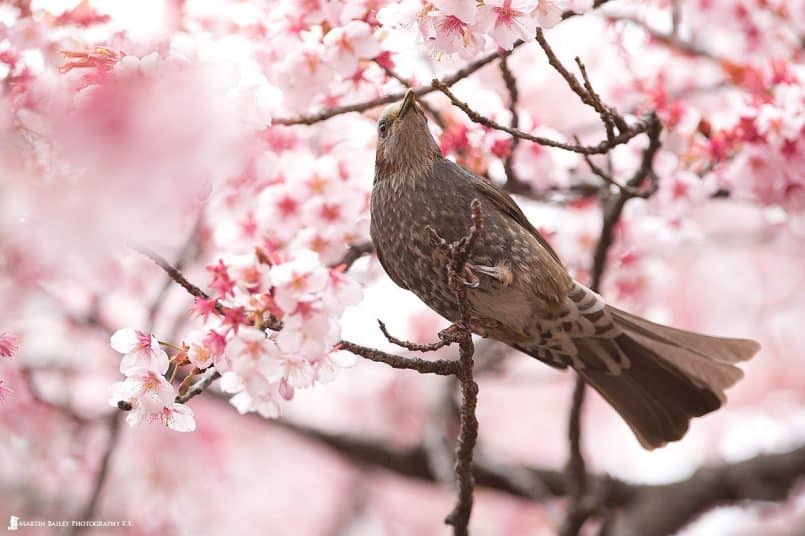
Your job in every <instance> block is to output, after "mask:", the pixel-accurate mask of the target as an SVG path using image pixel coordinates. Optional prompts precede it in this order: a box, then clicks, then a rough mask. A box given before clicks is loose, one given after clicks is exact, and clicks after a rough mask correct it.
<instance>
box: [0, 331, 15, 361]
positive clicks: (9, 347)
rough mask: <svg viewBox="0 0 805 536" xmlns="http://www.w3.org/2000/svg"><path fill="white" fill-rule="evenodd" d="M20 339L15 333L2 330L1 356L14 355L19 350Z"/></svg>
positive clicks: (0, 335)
mask: <svg viewBox="0 0 805 536" xmlns="http://www.w3.org/2000/svg"><path fill="white" fill-rule="evenodd" d="M18 342H19V339H18V337H17V336H16V335H14V334H13V333H4V332H0V357H12V356H13V355H14V352H16V351H17V345H18Z"/></svg>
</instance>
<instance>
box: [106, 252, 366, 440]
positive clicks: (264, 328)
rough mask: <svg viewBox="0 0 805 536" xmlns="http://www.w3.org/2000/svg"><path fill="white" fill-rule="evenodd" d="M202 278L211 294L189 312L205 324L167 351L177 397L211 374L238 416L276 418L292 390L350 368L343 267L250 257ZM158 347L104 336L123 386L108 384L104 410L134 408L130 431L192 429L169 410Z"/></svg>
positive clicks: (137, 338) (177, 408)
mask: <svg viewBox="0 0 805 536" xmlns="http://www.w3.org/2000/svg"><path fill="white" fill-rule="evenodd" d="M208 271H209V272H210V274H211V281H210V284H209V287H210V289H211V290H212V294H211V296H210V297H208V298H197V299H196V301H195V303H194V305H193V311H194V312H195V313H196V314H197V315H199V316H200V317H201V318H202V319H203V326H202V327H201V328H199V329H197V330H194V331H192V332H190V333H188V334H187V336H186V337H185V339H184V341H183V343H182V344H181V345H174V344H169V343H165V344H166V345H168V346H170V347H172V348H174V349H175V350H176V353H175V354H174V355H173V357H172V358H171V359H170V363H171V364H172V367H173V372H172V374H171V376H172V377H175V376H176V370H177V369H178V368H179V367H182V366H185V365H187V366H188V367H189V370H188V371H187V372H186V376H185V379H184V380H183V381H182V384H181V385H180V386H179V390H178V394H180V395H181V394H184V393H185V392H186V391H187V389H188V388H190V387H191V385H192V381H193V379H197V378H198V375H201V374H202V373H207V374H212V373H213V372H215V373H217V374H220V375H221V376H222V377H221V389H222V390H223V391H224V392H226V393H229V394H232V395H233V396H232V398H231V403H232V404H233V405H234V406H235V407H236V408H237V409H238V411H240V412H241V413H246V412H258V413H259V414H261V415H263V416H264V417H269V418H270V417H277V416H278V415H279V414H280V401H281V400H283V399H284V400H291V399H292V398H293V397H294V393H295V390H296V389H303V388H307V387H311V386H313V385H314V384H316V383H326V382H329V381H331V380H332V379H333V378H334V376H335V374H336V372H337V371H338V369H340V368H342V367H347V366H351V365H352V364H353V363H354V356H352V354H349V353H347V352H343V351H340V350H339V349H338V341H339V340H340V326H339V323H338V319H339V317H340V316H341V314H342V313H343V312H344V310H345V308H346V307H348V306H350V305H354V304H356V303H358V302H359V301H360V299H361V290H360V288H359V286H358V284H357V283H356V282H355V281H354V280H352V279H351V278H350V277H348V276H347V275H345V274H344V272H343V266H336V267H333V268H326V267H324V266H323V265H322V264H321V262H320V261H319V257H318V255H317V254H316V253H314V252H312V251H309V250H297V251H296V252H294V254H293V255H292V256H291V257H288V258H286V257H284V256H283V255H281V254H278V253H269V252H266V251H264V250H258V251H257V252H256V253H255V254H252V255H240V256H233V257H230V258H227V259H219V261H218V262H217V263H216V264H213V265H210V266H208ZM159 344H160V343H159V342H158V341H157V339H156V338H155V337H154V336H153V335H144V334H142V333H139V332H136V331H135V330H133V329H124V330H121V331H118V332H117V333H116V334H115V335H114V336H113V337H112V346H113V348H114V349H115V350H117V351H119V352H121V353H123V354H124V356H123V360H122V362H121V365H120V370H121V372H122V373H123V374H124V375H126V376H127V379H126V381H124V382H120V383H118V384H116V385H115V388H114V389H113V393H112V398H111V400H110V402H111V403H112V404H113V405H119V404H120V402H121V401H122V402H124V403H125V404H126V405H127V406H130V407H131V408H132V409H131V413H130V414H129V416H128V418H127V420H128V422H129V424H131V425H135V424H138V423H140V422H143V421H157V420H161V421H162V422H164V423H165V424H167V426H168V427H170V428H173V429H176V430H180V431H185V430H188V429H192V426H191V425H190V423H191V422H192V412H191V411H190V410H189V408H187V406H185V405H183V404H177V403H174V399H175V398H176V396H177V391H176V389H174V387H173V385H172V383H171V382H170V381H168V380H166V379H165V377H164V376H165V374H166V373H167V372H168V369H169V359H168V356H167V354H166V352H165V351H164V350H162V349H161V348H160V346H159Z"/></svg>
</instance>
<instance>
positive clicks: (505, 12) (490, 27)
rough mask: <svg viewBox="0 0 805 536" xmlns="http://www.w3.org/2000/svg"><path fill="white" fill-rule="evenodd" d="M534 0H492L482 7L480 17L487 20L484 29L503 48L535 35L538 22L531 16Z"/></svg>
mask: <svg viewBox="0 0 805 536" xmlns="http://www.w3.org/2000/svg"><path fill="white" fill-rule="evenodd" d="M534 8H535V2H534V0H490V1H487V2H485V3H484V5H483V6H482V7H481V10H480V13H479V18H481V19H482V20H485V21H486V23H485V27H484V31H485V32H487V33H489V35H490V36H491V37H492V39H494V40H495V43H497V44H498V46H500V47H501V48H505V49H510V48H511V47H512V45H513V44H514V42H515V41H517V40H518V39H523V40H529V39H532V38H533V37H534V31H535V30H536V27H537V22H536V20H534V19H533V18H532V16H531V12H532V11H533V10H534Z"/></svg>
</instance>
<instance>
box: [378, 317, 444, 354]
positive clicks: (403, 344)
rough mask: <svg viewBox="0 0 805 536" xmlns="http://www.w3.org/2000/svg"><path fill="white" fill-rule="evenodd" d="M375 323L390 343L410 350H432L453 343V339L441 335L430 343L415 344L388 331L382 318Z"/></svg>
mask: <svg viewBox="0 0 805 536" xmlns="http://www.w3.org/2000/svg"><path fill="white" fill-rule="evenodd" d="M377 323H378V325H379V326H380V331H382V332H383V335H384V336H385V337H386V339H388V341H389V342H390V343H391V344H396V345H397V346H400V347H402V348H405V349H406V350H411V351H412V352H434V351H436V350H438V349H440V348H444V347H445V346H448V345H450V344H452V343H453V341H452V340H451V339H450V338H447V337H443V338H441V339H439V340H438V341H437V342H432V343H430V344H417V343H414V342H410V341H404V340H402V339H398V338H397V337H395V336H393V335H392V334H391V333H389V332H388V329H386V324H384V323H383V321H382V320H378V321H377Z"/></svg>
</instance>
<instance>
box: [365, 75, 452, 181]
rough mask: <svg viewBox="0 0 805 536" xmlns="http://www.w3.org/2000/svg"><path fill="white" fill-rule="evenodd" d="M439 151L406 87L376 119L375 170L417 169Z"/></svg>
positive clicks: (427, 162)
mask: <svg viewBox="0 0 805 536" xmlns="http://www.w3.org/2000/svg"><path fill="white" fill-rule="evenodd" d="M440 154H441V152H440V151H439V146H438V145H437V144H436V140H434V139H433V136H432V135H431V133H430V130H429V129H428V120H427V119H426V118H425V114H424V113H422V109H421V108H420V107H419V105H418V104H417V102H416V97H415V96H414V92H413V90H410V89H409V90H408V92H407V93H406V94H405V97H404V98H403V100H402V101H401V102H398V103H395V104H391V105H389V106H388V107H387V108H386V109H385V110H383V113H382V114H381V115H380V119H379V120H378V122H377V155H376V159H375V166H376V168H377V169H376V171H377V172H378V173H396V172H409V173H410V172H416V171H417V170H420V169H424V168H426V167H427V166H429V165H430V164H431V163H432V162H433V160H434V159H435V158H436V157H438V156H439V155H440Z"/></svg>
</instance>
